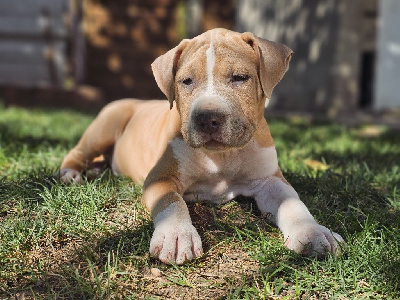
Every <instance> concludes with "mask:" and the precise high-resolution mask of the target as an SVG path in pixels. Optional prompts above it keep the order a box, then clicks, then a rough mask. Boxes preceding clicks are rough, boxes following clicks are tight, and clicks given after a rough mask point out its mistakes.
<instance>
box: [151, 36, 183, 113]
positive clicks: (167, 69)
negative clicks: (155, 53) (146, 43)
mask: <svg viewBox="0 0 400 300" xmlns="http://www.w3.org/2000/svg"><path fill="white" fill-rule="evenodd" d="M188 42H189V40H188V39H185V40H182V41H181V42H180V43H179V45H178V46H176V47H175V48H173V49H171V50H169V51H168V52H167V53H165V54H163V55H161V56H159V57H158V58H156V60H155V61H154V62H153V63H152V64H151V69H152V70H153V75H154V78H155V79H156V82H157V85H158V87H159V88H160V90H161V91H162V92H163V93H164V95H165V96H167V98H168V100H169V103H170V108H172V107H173V104H174V98H175V93H174V79H175V74H176V67H177V65H178V61H179V58H180V56H181V54H182V51H183V49H185V47H186V45H187V44H188Z"/></svg>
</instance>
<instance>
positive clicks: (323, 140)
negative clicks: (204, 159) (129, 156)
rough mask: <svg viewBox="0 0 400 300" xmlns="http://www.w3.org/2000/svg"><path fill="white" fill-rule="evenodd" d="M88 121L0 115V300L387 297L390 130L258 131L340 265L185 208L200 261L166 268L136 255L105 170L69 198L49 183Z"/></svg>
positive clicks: (146, 239)
mask: <svg viewBox="0 0 400 300" xmlns="http://www.w3.org/2000/svg"><path fill="white" fill-rule="evenodd" d="M93 118H94V115H86V114H83V113H78V112H73V111H51V110H25V109H19V108H10V109H5V108H3V107H0V223H1V226H0V240H1V241H2V242H1V243H0V262H1V263H0V298H2V299H3V298H4V299H7V298H10V297H14V296H18V297H22V296H23V297H25V298H28V299H29V298H36V299H49V298H50V299H58V298H61V299H111V298H123V299H138V298H145V299H166V298H169V299H182V298H183V297H187V298H199V299H277V298H279V299H308V298H313V299H330V298H335V299H359V298H361V299H363V298H368V299H398V298H400V286H399V281H398V278H400V230H399V228H400V134H399V132H396V131H392V130H390V129H388V128H386V127H382V126H379V127H376V126H361V127H357V128H348V127H345V126H341V125H337V124H328V123H326V124H324V123H320V124H311V123H310V122H308V121H305V120H302V119H301V118H298V119H295V120H276V119H272V120H269V125H270V129H271V132H272V135H273V137H274V141H275V144H276V147H277V151H278V156H279V160H280V165H281V168H282V170H283V173H284V175H285V177H286V178H287V179H288V181H289V182H290V183H291V184H292V185H293V186H294V187H295V188H296V190H297V191H298V193H299V195H300V197H301V198H302V200H303V201H304V202H305V203H306V204H307V206H308V207H309V208H310V211H311V213H312V214H313V215H314V216H315V218H316V219H317V220H318V222H320V223H322V224H324V225H326V226H327V227H329V228H331V229H332V230H333V231H336V232H338V233H340V234H341V235H342V236H343V237H344V238H345V240H346V243H347V245H346V247H344V248H343V249H342V255H340V256H339V257H334V256H332V255H328V256H327V257H325V258H320V259H310V258H305V257H301V256H299V255H296V254H295V253H293V252H291V251H289V250H287V249H286V248H284V247H283V241H282V236H281V234H280V232H279V230H278V229H277V228H275V227H273V226H271V224H270V223H269V222H268V219H267V218H265V217H262V216H260V215H259V212H258V211H257V209H255V205H254V203H253V202H249V200H246V199H242V198H238V199H237V200H236V201H232V202H230V203H227V204H224V205H221V206H212V205H206V204H191V205H189V210H190V213H191V215H192V217H193V223H194V225H195V227H196V228H198V230H199V233H200V235H201V237H202V240H203V245H204V250H205V255H204V256H203V257H202V258H200V259H198V260H195V261H193V262H191V263H189V264H187V265H184V266H166V265H163V264H161V263H160V262H158V261H157V260H155V259H152V258H151V257H149V254H148V247H149V243H150V238H151V234H152V230H153V225H152V223H151V220H150V218H149V216H148V214H147V212H146V210H145V209H144V207H143V206H142V205H141V203H140V198H141V187H140V186H137V185H135V184H133V183H132V182H131V181H130V180H129V179H128V178H116V177H114V176H113V175H112V174H111V172H106V173H104V174H103V176H102V177H101V178H98V179H96V180H93V181H90V182H87V183H86V184H84V185H77V186H66V185H63V184H60V183H59V182H57V181H55V180H54V179H53V178H52V174H53V173H54V171H56V170H57V168H58V167H59V165H60V163H61V161H62V158H63V156H64V155H65V154H66V153H67V151H68V150H69V149H70V148H71V147H73V146H74V145H75V143H76V142H77V141H78V139H79V138H80V136H81V134H82V132H83V131H84V130H85V128H86V127H87V125H88V124H89V123H90V121H91V120H92V119H93ZM151 268H157V269H159V270H160V271H159V273H158V275H154V274H153V273H152V272H151ZM21 299H22V298H21Z"/></svg>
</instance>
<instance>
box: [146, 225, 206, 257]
mask: <svg viewBox="0 0 400 300" xmlns="http://www.w3.org/2000/svg"><path fill="white" fill-rule="evenodd" d="M202 254H203V247H202V244H201V239H200V236H199V234H198V233H197V230H196V228H194V226H193V225H192V224H191V222H190V221H183V222H182V221H181V222H179V223H178V222H165V223H162V224H159V225H158V226H156V229H155V230H154V233H153V237H152V238H151V242H150V255H151V256H154V257H158V258H159V259H160V260H161V261H162V262H163V263H166V264H172V263H176V264H178V265H181V264H184V263H185V262H188V261H190V260H192V259H193V258H196V257H200V256H201V255H202Z"/></svg>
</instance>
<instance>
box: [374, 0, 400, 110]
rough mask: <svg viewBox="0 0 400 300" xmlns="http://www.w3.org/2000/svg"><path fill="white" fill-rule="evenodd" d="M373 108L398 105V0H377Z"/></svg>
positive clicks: (399, 40)
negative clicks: (377, 17) (376, 52)
mask: <svg viewBox="0 0 400 300" xmlns="http://www.w3.org/2000/svg"><path fill="white" fill-rule="evenodd" d="M377 50H378V55H377V65H376V70H377V72H376V80H375V82H376V93H375V101H374V109H375V110H377V111H379V110H384V109H389V108H396V107H397V108H400V0H381V1H380V4H379V25H378V39H377Z"/></svg>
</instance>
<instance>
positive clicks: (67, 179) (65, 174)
mask: <svg viewBox="0 0 400 300" xmlns="http://www.w3.org/2000/svg"><path fill="white" fill-rule="evenodd" d="M53 177H54V178H56V179H59V180H60V181H61V182H64V183H82V182H83V178H82V174H81V173H80V172H79V171H77V170H74V169H61V170H60V171H58V172H56V173H54V175H53Z"/></svg>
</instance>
